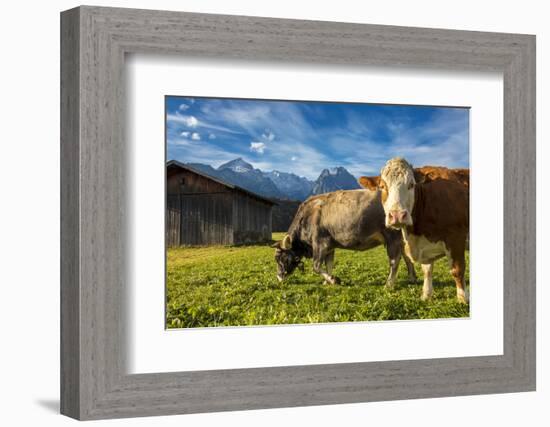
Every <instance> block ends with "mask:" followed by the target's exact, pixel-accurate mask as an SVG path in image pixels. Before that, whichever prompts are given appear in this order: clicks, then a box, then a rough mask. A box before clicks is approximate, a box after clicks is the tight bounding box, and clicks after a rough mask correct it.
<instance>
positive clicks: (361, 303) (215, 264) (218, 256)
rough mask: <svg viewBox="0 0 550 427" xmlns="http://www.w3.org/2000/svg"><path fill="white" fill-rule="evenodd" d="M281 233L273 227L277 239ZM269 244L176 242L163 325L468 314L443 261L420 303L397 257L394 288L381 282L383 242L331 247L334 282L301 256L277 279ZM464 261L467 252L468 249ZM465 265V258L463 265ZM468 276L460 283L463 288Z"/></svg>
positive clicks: (171, 254) (385, 270)
mask: <svg viewBox="0 0 550 427" xmlns="http://www.w3.org/2000/svg"><path fill="white" fill-rule="evenodd" d="M282 235H283V233H274V235H273V239H274V240H279V239H280V238H281V237H282ZM273 256H274V249H273V248H271V247H270V245H269V244H265V245H251V246H208V247H182V248H173V249H169V250H168V254H167V327H169V328H194V327H205V326H242V325H273V324H293V323H294V324H296V323H326V322H350V321H366V320H394V319H434V318H449V317H451V318H453V317H467V316H468V315H469V307H468V306H467V305H464V304H460V303H458V302H457V300H456V288H455V284H454V281H453V279H452V277H451V275H450V273H449V269H448V267H447V260H446V259H442V260H439V261H438V262H436V264H435V267H434V280H433V284H434V295H433V297H432V299H431V300H430V301H427V302H424V301H421V299H420V296H421V293H422V283H421V278H422V272H421V270H420V268H419V266H417V275H418V278H419V280H418V283H416V284H414V285H409V284H408V283H407V275H406V268H405V264H404V263H403V262H401V265H400V268H399V276H398V282H397V285H396V286H395V288H394V289H392V290H387V289H385V288H384V283H385V282H386V277H387V275H388V269H389V267H388V259H387V256H386V251H385V249H384V247H382V246H380V247H377V248H375V249H373V250H370V251H366V252H353V251H346V250H337V251H336V255H335V267H334V271H333V273H334V274H335V275H337V276H338V277H339V278H340V279H341V280H342V284H340V285H323V278H322V277H320V276H319V275H317V274H315V273H314V272H313V270H312V266H311V260H306V261H305V273H301V272H300V271H296V272H295V273H294V274H293V275H291V276H290V277H289V278H287V279H286V280H285V281H284V282H283V283H279V282H278V281H277V278H276V276H275V273H276V266H275V261H274V258H273ZM467 262H468V263H469V257H468V254H467ZM468 265H469V264H468ZM469 282H470V278H469V274H467V276H466V284H467V287H468V288H469Z"/></svg>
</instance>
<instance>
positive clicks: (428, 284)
mask: <svg viewBox="0 0 550 427" xmlns="http://www.w3.org/2000/svg"><path fill="white" fill-rule="evenodd" d="M433 269H434V265H433V263H432V264H422V273H424V285H423V286H422V300H423V301H426V300H427V299H430V298H431V296H432V294H433V293H434V288H433V286H432V273H433Z"/></svg>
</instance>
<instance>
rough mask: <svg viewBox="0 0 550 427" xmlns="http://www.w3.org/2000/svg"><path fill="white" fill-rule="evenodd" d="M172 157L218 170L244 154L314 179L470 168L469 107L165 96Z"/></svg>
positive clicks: (270, 167) (264, 165)
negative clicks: (334, 172)
mask: <svg viewBox="0 0 550 427" xmlns="http://www.w3.org/2000/svg"><path fill="white" fill-rule="evenodd" d="M166 135H167V158H168V160H172V159H175V160H179V161H181V162H184V163H188V162H192V163H197V162H198V163H205V164H210V165H212V166H214V167H218V166H219V165H220V164H222V163H224V162H227V161H229V160H232V159H234V158H236V157H242V158H243V159H245V160H246V161H248V162H250V163H252V164H253V165H254V167H256V168H260V169H262V170H265V171H270V170H278V171H283V172H293V173H295V174H297V175H300V176H305V177H307V178H309V179H316V178H317V177H318V176H319V174H320V172H321V171H322V170H323V169H324V168H330V167H335V166H344V167H345V168H346V169H348V170H349V171H350V172H351V173H352V174H353V175H354V176H356V177H359V176H361V175H377V174H378V173H379V171H380V169H381V167H382V166H383V165H384V163H385V162H386V160H388V159H389V158H392V157H395V156H402V157H405V158H406V159H407V160H409V162H411V163H412V164H413V165H414V166H424V165H440V166H448V167H468V166H469V160H468V158H469V110H468V109H465V108H448V107H423V106H402V105H379V104H349V103H323V102H304V101H264V100H240V99H219V98H196V97H195V98H191V97H175V96H170V97H166Z"/></svg>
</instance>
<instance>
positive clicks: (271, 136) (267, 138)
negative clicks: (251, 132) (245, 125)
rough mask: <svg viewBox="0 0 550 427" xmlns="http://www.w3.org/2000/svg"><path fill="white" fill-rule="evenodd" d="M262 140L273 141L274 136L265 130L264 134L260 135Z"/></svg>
mask: <svg viewBox="0 0 550 427" xmlns="http://www.w3.org/2000/svg"><path fill="white" fill-rule="evenodd" d="M262 139H265V140H267V141H273V140H274V139H275V134H274V133H273V132H271V131H270V130H268V129H267V130H266V131H265V133H262Z"/></svg>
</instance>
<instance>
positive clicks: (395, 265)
mask: <svg viewBox="0 0 550 427" xmlns="http://www.w3.org/2000/svg"><path fill="white" fill-rule="evenodd" d="M388 258H389V260H390V274H389V275H388V279H387V280H386V288H388V289H390V288H393V287H394V286H395V278H396V277H397V270H399V261H400V260H401V254H400V253H397V254H393V255H389V254H388Z"/></svg>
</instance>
